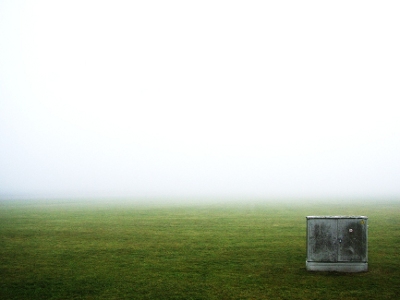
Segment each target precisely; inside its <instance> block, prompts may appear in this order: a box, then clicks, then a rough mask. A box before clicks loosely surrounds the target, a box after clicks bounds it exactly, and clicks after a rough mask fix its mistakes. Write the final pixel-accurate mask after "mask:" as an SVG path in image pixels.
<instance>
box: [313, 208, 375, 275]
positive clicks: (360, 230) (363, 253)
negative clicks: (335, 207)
mask: <svg viewBox="0 0 400 300" xmlns="http://www.w3.org/2000/svg"><path fill="white" fill-rule="evenodd" d="M367 223H368V218H367V217H364V216H358V217H348V216H324V217H320V216H308V217H307V261H306V268H307V270H310V271H342V272H362V271H367V270H368V224H367Z"/></svg>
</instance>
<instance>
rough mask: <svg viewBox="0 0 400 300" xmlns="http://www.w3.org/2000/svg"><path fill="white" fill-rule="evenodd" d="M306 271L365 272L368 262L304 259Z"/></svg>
mask: <svg viewBox="0 0 400 300" xmlns="http://www.w3.org/2000/svg"><path fill="white" fill-rule="evenodd" d="M306 269H307V271H328V272H331V271H333V272H366V271H368V263H366V262H365V263H364V262H340V263H323V262H314V261H306Z"/></svg>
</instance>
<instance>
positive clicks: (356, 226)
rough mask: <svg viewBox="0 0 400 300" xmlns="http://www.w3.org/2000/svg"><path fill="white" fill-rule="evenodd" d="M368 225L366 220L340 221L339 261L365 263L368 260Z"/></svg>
mask: <svg viewBox="0 0 400 300" xmlns="http://www.w3.org/2000/svg"><path fill="white" fill-rule="evenodd" d="M366 230H367V224H366V220H364V219H339V220H338V241H339V251H338V260H339V261H343V262H346V261H347V262H348V261H354V262H365V261H366V260H367V250H366V249H367V245H366V243H367V238H366V237H367V234H366Z"/></svg>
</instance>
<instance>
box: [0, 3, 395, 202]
mask: <svg viewBox="0 0 400 300" xmlns="http://www.w3.org/2000/svg"><path fill="white" fill-rule="evenodd" d="M398 8H399V4H374V3H365V2H361V1H360V2H358V1H356V2H351V3H349V2H345V1H336V2H335V3H329V4H327V3H326V4H322V3H319V2H317V1H306V2H302V3H297V2H294V1H293V2H290V3H289V4H288V5H285V4H284V3H264V2H262V1H256V2H251V3H241V2H229V1H202V2H201V3H196V4H195V3H186V2H184V1H171V2H168V3H164V2H161V1H160V2H158V1H156V3H155V4H154V5H152V4H151V3H147V2H146V3H131V2H129V1H127V2H124V1H122V2H118V3H114V2H107V1H105V2H96V1H79V2H78V1H68V2H66V3H58V2H54V1H34V2H27V1H18V2H5V1H4V2H2V3H1V4H0V198H1V199H18V198H27V199H28V198H60V199H62V198H82V199H83V198H120V199H125V198H132V199H173V198H176V199H286V198H290V199H308V198H309V199H351V198H354V199H363V198H365V199H370V198H374V199H398V198H399V197H400V185H399V179H400V118H399V117H398V111H399V99H400V97H399V96H400V90H399V88H398V83H399V80H400V78H399V74H398V70H399V69H400V59H399V56H398V53H400V43H399V41H398V39H396V38H395V36H397V28H400V20H399V18H398V14H397V12H398ZM171 201H172V200H171ZM188 201H189V200H188ZM299 201H300V200H299Z"/></svg>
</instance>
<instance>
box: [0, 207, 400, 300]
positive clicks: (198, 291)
mask: <svg viewBox="0 0 400 300" xmlns="http://www.w3.org/2000/svg"><path fill="white" fill-rule="evenodd" d="M338 214H346V215H353V214H354V215H366V216H368V217H369V271H368V272H366V273H356V274H344V273H325V272H307V271H306V270H305V258H306V253H305V243H306V241H305V235H306V234H305V233H306V220H305V216H307V215H338ZM399 216H400V203H398V202H397V203H395V202H392V203H386V204H385V205H382V204H381V205H372V204H368V203H367V204H365V203H364V204H363V205H360V204H359V203H358V204H354V203H353V204H351V205H343V204H340V205H319V206H318V205H317V206H316V205H311V204H304V205H299V204H297V205H290V204H281V205H271V204H254V205H207V206H186V207H185V206H173V207H172V206H171V207H163V208H157V207H145V206H123V207H117V206H115V207H113V206H108V207H107V206H104V205H97V206H96V205H92V206H89V205H87V206H85V205H77V204H75V205H62V204H60V203H58V204H51V202H48V203H45V202H42V203H30V204H27V203H25V204H23V203H18V204H15V203H14V204H13V203H5V202H3V203H0V299H398V297H399V296H398V295H399V294H400V256H399V254H398V251H399V246H400V217H399Z"/></svg>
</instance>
